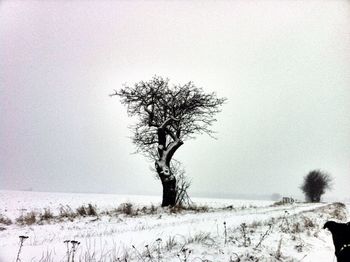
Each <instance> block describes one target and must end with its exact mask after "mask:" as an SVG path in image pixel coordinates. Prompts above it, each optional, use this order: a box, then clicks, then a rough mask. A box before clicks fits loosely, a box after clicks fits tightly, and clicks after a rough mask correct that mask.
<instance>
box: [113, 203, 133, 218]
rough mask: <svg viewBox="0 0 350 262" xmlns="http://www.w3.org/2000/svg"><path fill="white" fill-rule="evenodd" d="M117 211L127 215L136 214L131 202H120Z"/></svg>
mask: <svg viewBox="0 0 350 262" xmlns="http://www.w3.org/2000/svg"><path fill="white" fill-rule="evenodd" d="M117 211H118V212H121V213H122V214H125V215H128V216H135V215H137V211H135V210H134V208H133V205H132V204H131V203H122V204H120V205H119V207H118V209H117Z"/></svg>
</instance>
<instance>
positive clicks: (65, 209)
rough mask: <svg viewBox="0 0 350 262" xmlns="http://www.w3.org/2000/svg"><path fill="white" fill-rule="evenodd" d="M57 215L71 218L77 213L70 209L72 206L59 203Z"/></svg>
mask: <svg viewBox="0 0 350 262" xmlns="http://www.w3.org/2000/svg"><path fill="white" fill-rule="evenodd" d="M59 217H60V218H68V219H70V220H72V219H73V218H75V217H77V214H76V213H75V212H74V211H73V210H72V208H71V207H70V206H68V205H66V206H63V205H61V206H60V208H59Z"/></svg>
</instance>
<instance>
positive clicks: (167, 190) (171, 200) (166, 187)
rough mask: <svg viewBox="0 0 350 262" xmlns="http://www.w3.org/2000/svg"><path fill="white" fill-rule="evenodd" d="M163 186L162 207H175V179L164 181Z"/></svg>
mask: <svg viewBox="0 0 350 262" xmlns="http://www.w3.org/2000/svg"><path fill="white" fill-rule="evenodd" d="M162 185H163V201H162V207H167V206H171V207H173V206H175V203H176V179H175V177H174V178H173V179H164V180H162Z"/></svg>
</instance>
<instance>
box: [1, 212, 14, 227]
mask: <svg viewBox="0 0 350 262" xmlns="http://www.w3.org/2000/svg"><path fill="white" fill-rule="evenodd" d="M0 224H3V225H7V226H8V225H11V224H12V220H11V219H9V218H8V217H6V216H4V215H0Z"/></svg>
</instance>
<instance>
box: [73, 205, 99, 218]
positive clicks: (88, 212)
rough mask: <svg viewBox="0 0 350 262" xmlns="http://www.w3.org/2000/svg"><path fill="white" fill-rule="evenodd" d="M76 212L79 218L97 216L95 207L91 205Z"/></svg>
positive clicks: (79, 208)
mask: <svg viewBox="0 0 350 262" xmlns="http://www.w3.org/2000/svg"><path fill="white" fill-rule="evenodd" d="M76 211H77V215H79V216H97V210H96V207H95V206H93V205H92V204H88V205H87V206H86V207H85V206H84V205H82V206H80V207H78V208H77V210H76Z"/></svg>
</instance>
